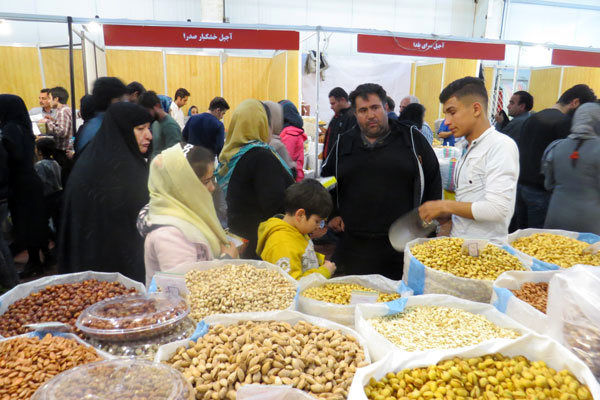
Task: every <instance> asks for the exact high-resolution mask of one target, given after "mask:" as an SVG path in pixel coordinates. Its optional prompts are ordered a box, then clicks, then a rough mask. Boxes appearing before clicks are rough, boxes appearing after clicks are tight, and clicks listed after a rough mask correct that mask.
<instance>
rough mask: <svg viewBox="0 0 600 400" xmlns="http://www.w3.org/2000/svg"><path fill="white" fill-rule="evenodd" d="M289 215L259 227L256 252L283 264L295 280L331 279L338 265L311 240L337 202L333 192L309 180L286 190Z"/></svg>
mask: <svg viewBox="0 0 600 400" xmlns="http://www.w3.org/2000/svg"><path fill="white" fill-rule="evenodd" d="M284 206H285V215H276V216H275V217H273V218H269V219H268V220H267V221H265V222H263V223H261V224H260V226H259V227H258V245H257V247H256V253H257V254H258V255H260V257H261V258H262V259H263V260H265V261H268V262H270V263H272V264H276V265H279V266H280V267H281V268H282V269H283V270H284V271H286V272H287V273H289V274H290V275H291V276H292V277H293V278H294V279H300V278H302V277H303V276H306V275H309V274H313V273H315V272H316V273H319V274H321V275H323V276H324V277H325V278H331V275H333V273H334V272H335V264H334V263H332V262H330V261H325V256H323V254H319V253H317V252H315V248H314V245H313V242H312V240H310V238H309V237H308V235H309V234H311V233H312V232H313V231H315V230H316V229H317V228H319V227H322V226H323V224H324V222H325V218H327V216H329V213H331V209H332V208H333V203H332V201H331V196H330V194H329V192H328V191H327V190H326V189H325V188H324V187H323V186H322V185H321V184H320V183H319V182H318V181H316V180H314V179H305V180H303V181H301V182H298V183H295V184H293V185H292V186H290V187H288V188H287V190H286V191H285V202H284Z"/></svg>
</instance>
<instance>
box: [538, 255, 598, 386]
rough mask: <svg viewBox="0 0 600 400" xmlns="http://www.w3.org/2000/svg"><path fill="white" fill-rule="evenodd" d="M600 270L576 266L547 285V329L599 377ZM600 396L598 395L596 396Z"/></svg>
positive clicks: (553, 278)
mask: <svg viewBox="0 0 600 400" xmlns="http://www.w3.org/2000/svg"><path fill="white" fill-rule="evenodd" d="M599 287H600V269H599V268H598V267H590V266H584V265H576V266H573V267H571V268H569V269H567V270H564V271H562V272H561V273H560V274H555V275H554V276H553V277H552V279H551V280H550V285H549V287H548V311H547V314H548V328H549V329H548V332H547V334H548V335H550V336H551V337H553V338H555V339H556V340H558V341H559V342H560V343H562V344H563V345H564V346H565V347H567V348H568V349H569V350H571V351H572V352H573V354H575V355H576V356H577V357H579V358H580V359H581V360H583V362H585V363H586V365H587V366H588V367H590V369H591V370H592V373H593V374H594V375H595V376H596V379H600V293H599V291H598V288H599ZM599 398H600V397H599Z"/></svg>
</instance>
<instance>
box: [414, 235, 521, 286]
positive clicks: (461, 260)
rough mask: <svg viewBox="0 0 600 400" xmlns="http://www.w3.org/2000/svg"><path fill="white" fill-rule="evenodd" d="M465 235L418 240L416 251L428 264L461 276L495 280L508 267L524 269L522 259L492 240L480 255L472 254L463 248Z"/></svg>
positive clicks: (419, 258)
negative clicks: (420, 241) (419, 242)
mask: <svg viewBox="0 0 600 400" xmlns="http://www.w3.org/2000/svg"><path fill="white" fill-rule="evenodd" d="M463 243H464V239H460V238H441V239H433V240H429V241H427V242H425V243H422V244H417V245H415V246H413V247H412V248H411V249H410V252H411V253H412V255H413V256H414V257H415V258H416V259H417V260H419V261H421V262H422V263H423V264H424V265H425V266H426V267H429V268H433V269H436V270H438V271H443V272H448V273H450V274H452V275H456V276H458V277H461V278H469V279H483V280H492V281H493V280H495V279H496V278H497V277H498V276H499V275H500V274H501V273H503V272H506V271H523V270H525V268H524V267H523V265H522V264H521V261H519V259H518V258H517V257H515V256H513V255H512V254H510V253H508V252H507V251H506V250H503V249H501V248H499V247H497V246H494V245H492V244H488V245H487V246H486V247H485V249H484V250H483V251H482V252H481V254H480V255H479V257H471V256H469V255H468V254H466V253H465V252H464V251H463V250H462V245H463Z"/></svg>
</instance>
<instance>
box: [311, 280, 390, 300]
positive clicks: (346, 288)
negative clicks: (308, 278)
mask: <svg viewBox="0 0 600 400" xmlns="http://www.w3.org/2000/svg"><path fill="white" fill-rule="evenodd" d="M355 290H357V291H363V292H372V293H378V294H379V297H378V299H377V302H378V303H385V302H387V301H393V300H396V299H399V298H400V294H398V293H384V292H379V291H377V290H375V289H371V288H368V287H365V286H362V285H358V284H355V283H326V284H325V285H322V286H316V287H311V288H308V289H305V290H304V291H302V296H304V297H308V298H311V299H314V300H320V301H324V302H326V303H334V304H344V305H346V304H350V298H351V297H352V292H353V291H355Z"/></svg>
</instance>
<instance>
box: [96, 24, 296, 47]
mask: <svg viewBox="0 0 600 400" xmlns="http://www.w3.org/2000/svg"><path fill="white" fill-rule="evenodd" d="M104 44H105V45H106V46H135V47H194V48H217V49H255V50H298V49H299V47H300V34H299V33H298V32H294V31H268V30H259V29H226V28H225V29H205V28H184V27H171V26H131V25H104Z"/></svg>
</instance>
